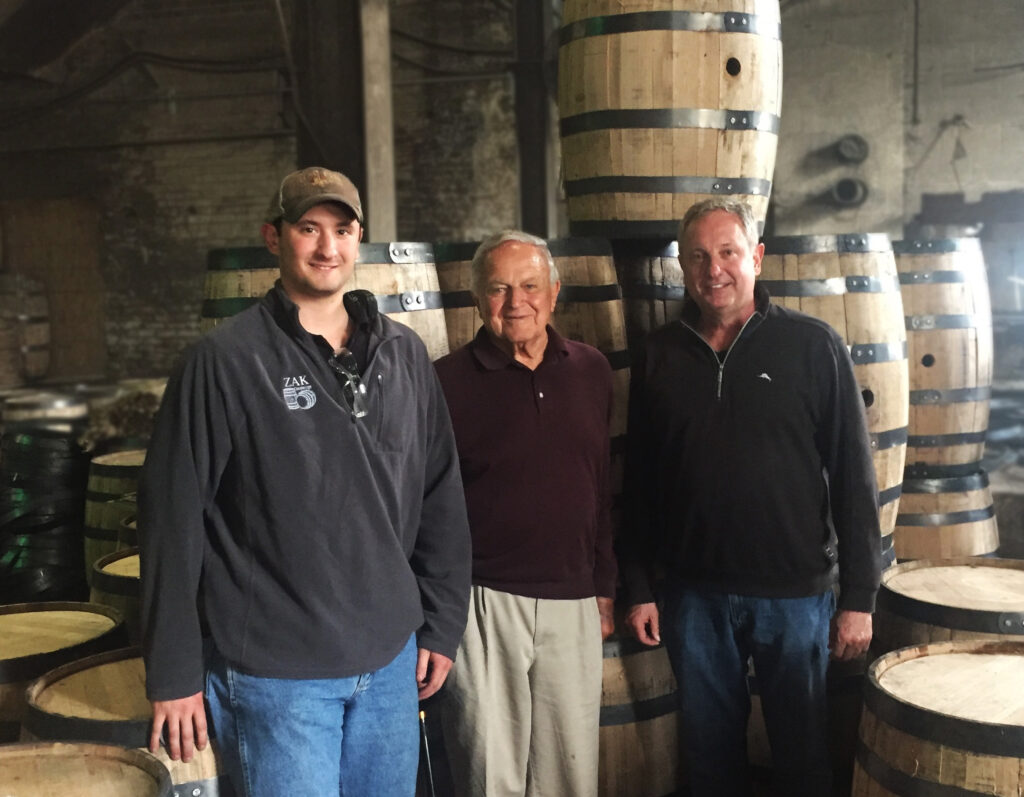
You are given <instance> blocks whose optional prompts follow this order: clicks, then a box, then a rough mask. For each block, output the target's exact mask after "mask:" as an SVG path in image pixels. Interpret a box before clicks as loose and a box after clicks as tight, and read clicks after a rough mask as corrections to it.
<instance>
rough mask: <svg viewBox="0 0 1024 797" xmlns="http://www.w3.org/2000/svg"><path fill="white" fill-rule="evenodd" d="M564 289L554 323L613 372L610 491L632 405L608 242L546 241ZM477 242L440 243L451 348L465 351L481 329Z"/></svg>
mask: <svg viewBox="0 0 1024 797" xmlns="http://www.w3.org/2000/svg"><path fill="white" fill-rule="evenodd" d="M547 245H548V250H549V251H550V252H551V258H552V260H554V263H555V268H556V269H557V270H558V277H559V280H560V281H561V284H562V287H561V289H560V290H559V293H558V303H557V304H556V306H555V312H554V314H553V315H552V318H551V324H552V326H554V327H555V328H556V329H557V330H558V331H559V333H560V334H562V335H564V336H565V337H567V338H570V339H571V340H577V341H581V342H583V343H587V344H589V345H591V346H593V347H594V348H596V349H597V350H599V351H600V352H601V353H602V354H604V355H605V357H607V358H608V362H609V364H610V365H611V367H612V388H613V391H614V406H613V408H612V412H613V414H612V420H611V430H610V431H611V450H612V473H611V481H612V491H613V493H614V494H615V495H616V496H617V495H619V493H621V488H622V468H623V465H622V459H623V456H624V453H625V439H626V418H627V414H628V403H629V351H628V347H627V340H626V324H625V317H624V315H623V307H622V292H621V289H620V287H619V285H618V280H617V277H616V273H615V264H614V260H613V258H612V250H611V245H610V244H609V242H608V241H607V240H605V239H603V238H553V239H551V240H549V241H547ZM477 246H479V243H458V244H438V245H437V247H436V251H439V252H440V253H441V256H442V257H443V258H444V259H443V261H442V262H441V263H440V264H439V265H438V280H439V283H440V285H441V289H442V303H443V304H444V307H445V316H446V322H447V324H448V342H449V345H450V347H451V349H452V350H453V351H454V350H455V349H458V348H460V347H461V346H464V345H465V344H467V343H468V342H469V341H471V340H472V339H473V337H474V336H475V335H476V333H477V330H479V329H480V327H481V324H482V322H481V320H480V315H479V313H478V312H477V309H476V303H475V302H474V300H473V294H472V289H473V275H472V270H471V261H472V259H473V253H474V252H475V251H476V248H477Z"/></svg>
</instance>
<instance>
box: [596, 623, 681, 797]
mask: <svg viewBox="0 0 1024 797" xmlns="http://www.w3.org/2000/svg"><path fill="white" fill-rule="evenodd" d="M599 735H600V748H599V749H600V753H599V759H598V784H599V785H598V794H599V795H600V797H662V795H668V794H676V793H677V792H680V790H681V787H682V785H683V784H684V783H685V781H686V777H685V772H684V770H683V768H682V765H681V761H682V746H681V745H682V726H681V721H680V716H679V702H678V697H677V695H676V680H675V677H674V676H673V675H672V668H671V666H670V665H669V661H668V655H667V654H666V653H665V649H664V648H662V647H660V646H659V647H656V648H649V647H646V646H644V645H641V644H640V643H639V642H636V641H634V640H630V639H618V638H616V637H612V638H610V639H608V640H606V641H605V643H604V675H603V680H602V684H601V730H600V734H599Z"/></svg>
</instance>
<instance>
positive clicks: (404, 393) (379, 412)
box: [365, 367, 419, 451]
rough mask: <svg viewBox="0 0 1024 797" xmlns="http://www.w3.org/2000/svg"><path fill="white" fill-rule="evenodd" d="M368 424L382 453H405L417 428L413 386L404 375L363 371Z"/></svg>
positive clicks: (371, 370)
mask: <svg viewBox="0 0 1024 797" xmlns="http://www.w3.org/2000/svg"><path fill="white" fill-rule="evenodd" d="M365 378H366V381H367V385H366V387H367V391H368V393H369V404H370V408H371V410H370V415H369V418H368V419H367V420H369V421H370V422H371V428H372V429H373V431H374V436H375V438H376V441H377V444H378V445H379V446H380V448H381V450H382V451H405V450H406V449H407V448H409V446H410V443H411V439H410V438H411V436H412V435H414V434H415V433H416V430H417V429H418V428H419V423H418V422H417V415H416V413H417V412H418V409H419V408H418V406H417V401H416V398H417V397H416V395H415V392H416V390H415V387H414V384H413V382H412V380H411V379H409V377H408V375H406V374H402V373H400V372H397V371H395V370H394V369H387V368H381V367H377V368H371V369H369V370H368V371H367V372H366V377H365Z"/></svg>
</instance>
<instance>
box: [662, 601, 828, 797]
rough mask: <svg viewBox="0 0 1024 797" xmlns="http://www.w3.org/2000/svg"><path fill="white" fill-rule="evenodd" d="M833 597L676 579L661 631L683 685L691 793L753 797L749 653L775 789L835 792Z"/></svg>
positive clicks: (809, 795) (821, 794) (817, 794)
mask: <svg viewBox="0 0 1024 797" xmlns="http://www.w3.org/2000/svg"><path fill="white" fill-rule="evenodd" d="M834 609H835V596H834V595H833V594H832V592H831V591H828V592H825V593H823V594H821V595H815V596H812V597H809V598H753V597H747V596H743V595H732V594H727V593H721V592H711V591H706V590H698V589H690V588H686V587H683V586H681V585H679V584H672V585H669V587H668V589H667V591H666V595H665V607H664V612H663V615H662V622H661V633H662V639H663V640H664V643H665V647H666V650H667V652H668V656H669V661H670V662H671V664H672V670H673V671H674V673H675V676H676V680H677V681H678V683H679V695H680V702H681V709H682V715H683V727H684V736H685V749H686V754H687V764H688V774H689V780H690V784H691V790H692V794H693V797H703V795H714V797H731V796H732V795H736V796H737V797H740V795H742V797H746V796H747V795H749V794H750V783H749V777H748V772H747V750H746V743H747V721H748V717H749V714H750V696H749V694H748V691H747V659H748V657H752V658H753V660H754V669H755V671H756V673H757V681H758V685H759V687H760V692H761V706H762V709H763V712H764V719H765V726H766V728H767V731H768V741H769V743H770V745H771V750H772V764H773V770H774V773H775V778H776V780H777V784H776V789H777V792H778V793H779V794H783V795H786V797H799V796H800V795H806V797H828V795H829V794H830V793H831V783H832V777H831V772H830V767H829V754H828V743H827V732H828V728H827V706H826V692H825V674H826V671H827V669H828V629H829V621H830V619H831V617H832V612H833V611H834Z"/></svg>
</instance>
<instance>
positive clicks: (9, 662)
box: [0, 601, 127, 742]
mask: <svg viewBox="0 0 1024 797" xmlns="http://www.w3.org/2000/svg"><path fill="white" fill-rule="evenodd" d="M0 639H2V640H3V647H2V648H0V742H11V741H14V740H16V739H17V738H18V734H19V730H20V727H21V721H22V717H23V716H24V713H25V687H26V686H28V684H29V682H30V681H32V680H34V679H35V678H38V677H39V676H40V675H42V674H43V673H44V672H46V671H47V670H51V669H53V668H54V667H58V666H60V665H61V664H64V663H66V662H69V661H74V660H75V659H79V658H82V657H83V656H89V655H91V654H93V653H99V652H101V651H105V650H110V649H112V648H116V647H120V646H121V645H123V644H125V642H126V641H127V639H126V638H125V635H124V628H123V624H122V622H121V615H119V614H118V613H117V612H116V611H114V610H113V609H110V608H108V607H106V606H98V605H94V604H91V603H60V602H57V601H47V602H41V603H15V604H10V605H7V606H0Z"/></svg>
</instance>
